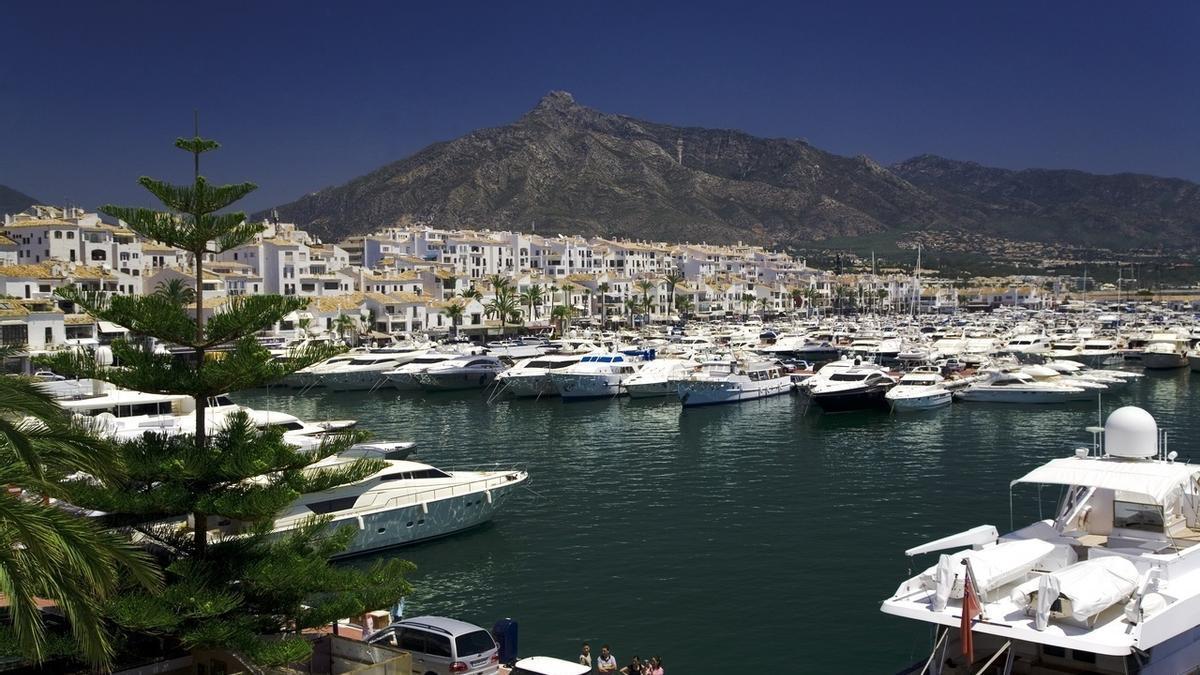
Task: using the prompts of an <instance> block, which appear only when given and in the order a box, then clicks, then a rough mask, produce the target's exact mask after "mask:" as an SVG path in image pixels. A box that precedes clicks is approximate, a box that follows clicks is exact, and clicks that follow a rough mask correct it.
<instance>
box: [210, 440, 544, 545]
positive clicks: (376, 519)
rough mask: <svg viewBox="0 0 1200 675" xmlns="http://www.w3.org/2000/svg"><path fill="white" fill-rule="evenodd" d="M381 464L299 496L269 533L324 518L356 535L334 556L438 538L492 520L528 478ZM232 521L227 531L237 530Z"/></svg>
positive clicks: (326, 463) (331, 463) (325, 463)
mask: <svg viewBox="0 0 1200 675" xmlns="http://www.w3.org/2000/svg"><path fill="white" fill-rule="evenodd" d="M354 459H355V458H354V457H347V456H334V457H329V458H326V459H325V460H322V461H320V462H317V463H315V464H313V465H312V466H311V467H309V469H308V470H328V469H331V468H333V469H335V468H337V467H338V466H340V465H343V464H345V463H347V462H351V461H354ZM384 461H385V462H386V466H385V467H384V468H382V469H380V470H379V471H377V472H375V473H374V474H371V475H370V476H368V477H366V478H364V479H362V480H360V481H357V482H354V483H350V484H348V485H342V486H339V487H336V488H333V489H330V490H325V491H322V492H313V493H310V494H306V495H303V496H301V497H300V498H299V499H297V500H296V501H295V502H293V503H292V504H291V505H290V506H289V507H288V508H286V509H285V510H284V511H283V512H282V513H280V515H279V516H278V517H277V518H276V519H275V527H274V532H275V533H277V534H283V533H286V532H289V531H291V530H294V529H297V528H299V527H302V526H303V525H304V524H305V523H306V522H308V521H309V519H311V518H312V517H313V516H314V515H320V516H328V517H329V518H330V519H331V521H330V528H331V529H333V528H337V527H339V526H349V527H351V528H353V529H354V530H355V536H354V539H353V540H352V541H351V543H350V545H349V546H348V547H347V548H346V549H345V551H343V552H342V554H341V555H340V556H339V557H348V556H354V555H360V554H363V553H367V552H370V551H377V550H380V549H384V548H390V547H394V546H402V545H405V544H413V543H416V542H419V541H425V540H428V539H434V538H437V537H444V536H446V535H450V534H454V533H455V532H460V531H462V530H465V529H468V528H471V527H475V526H477V525H482V524H483V523H485V522H487V521H489V520H491V519H492V517H493V516H494V515H495V513H496V510H497V509H499V508H500V505H501V504H503V503H504V502H505V501H506V500H507V499H508V498H509V497H510V496H511V495H512V493H513V491H514V489H515V488H516V487H517V486H519V485H521V484H522V483H524V482H525V481H526V480H528V478H529V476H528V474H527V473H525V472H524V471H518V470H515V469H505V470H481V471H443V470H442V469H438V468H436V467H433V466H430V465H428V464H422V463H420V462H413V461H407V460H384ZM237 525H238V524H237V523H230V524H229V525H226V526H225V527H226V528H233V529H236V527H237Z"/></svg>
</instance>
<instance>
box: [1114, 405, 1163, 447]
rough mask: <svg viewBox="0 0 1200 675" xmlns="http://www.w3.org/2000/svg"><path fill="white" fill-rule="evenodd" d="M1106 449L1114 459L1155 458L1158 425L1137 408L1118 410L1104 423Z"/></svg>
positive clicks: (1126, 407)
mask: <svg viewBox="0 0 1200 675" xmlns="http://www.w3.org/2000/svg"><path fill="white" fill-rule="evenodd" d="M1104 449H1105V451H1107V452H1108V454H1110V455H1112V456H1113V457H1154V456H1155V455H1157V454H1158V423H1157V422H1155V421H1154V417H1152V416H1151V415H1150V413H1148V412H1146V411H1145V410H1142V409H1141V408H1138V407H1137V406H1132V405H1127V406H1125V407H1124V408H1117V409H1116V410H1114V411H1112V414H1110V415H1109V416H1108V421H1106V422H1105V423H1104Z"/></svg>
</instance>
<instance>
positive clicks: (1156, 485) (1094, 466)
mask: <svg viewBox="0 0 1200 675" xmlns="http://www.w3.org/2000/svg"><path fill="white" fill-rule="evenodd" d="M1196 474H1200V466H1193V465H1190V464H1182V463H1181V464H1176V463H1169V462H1160V461H1154V460H1144V459H1142V460H1138V459H1134V460H1128V459H1117V458H1113V457H1103V458H1100V457H1067V458H1063V459H1056V460H1053V461H1051V462H1049V463H1048V464H1044V465H1042V466H1040V467H1038V468H1036V469H1034V470H1033V471H1030V472H1029V473H1027V474H1025V475H1024V476H1022V477H1021V478H1018V479H1017V480H1014V481H1013V482H1012V483H1011V484H1010V487H1011V485H1016V484H1017V483H1041V484H1043V485H1080V486H1084V487H1094V488H1105V489H1109V490H1120V491H1122V492H1133V493H1135V494H1139V495H1145V496H1147V497H1149V498H1151V499H1152V500H1154V503H1155V504H1159V505H1162V504H1164V503H1165V502H1166V499H1167V497H1168V496H1169V495H1170V494H1171V493H1172V492H1173V491H1175V490H1176V489H1178V488H1180V487H1181V486H1184V485H1187V484H1188V482H1189V481H1191V480H1192V479H1193V476H1195V475H1196Z"/></svg>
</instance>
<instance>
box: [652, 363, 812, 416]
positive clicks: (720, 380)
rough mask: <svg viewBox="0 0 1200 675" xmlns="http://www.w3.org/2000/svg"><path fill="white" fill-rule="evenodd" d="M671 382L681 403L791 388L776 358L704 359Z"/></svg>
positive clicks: (737, 398) (750, 396)
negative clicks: (766, 359)
mask: <svg viewBox="0 0 1200 675" xmlns="http://www.w3.org/2000/svg"><path fill="white" fill-rule="evenodd" d="M674 383H675V393H676V395H677V396H679V401H680V402H681V403H682V404H683V405H684V406H699V405H712V404H714V403H736V402H738V401H753V400H755V399H760V398H766V397H768V396H776V395H779V394H786V393H788V392H790V391H791V390H792V377H791V375H789V374H788V373H786V372H784V370H783V367H782V366H781V365H779V363H778V362H777V361H738V360H735V359H722V360H715V361H706V362H703V363H701V364H700V365H698V366H697V367H696V368H695V370H693V371H692V372H690V373H687V374H686V375H685V376H684V377H683V378H682V379H678V380H674Z"/></svg>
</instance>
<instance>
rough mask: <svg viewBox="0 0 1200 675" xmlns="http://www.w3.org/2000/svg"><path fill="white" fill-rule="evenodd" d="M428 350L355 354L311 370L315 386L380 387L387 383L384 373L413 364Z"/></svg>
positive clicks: (353, 388) (356, 389) (359, 388)
mask: <svg viewBox="0 0 1200 675" xmlns="http://www.w3.org/2000/svg"><path fill="white" fill-rule="evenodd" d="M425 351H426V350H425V349H408V350H398V351H385V352H369V353H366V354H355V355H354V357H353V358H351V359H350V360H348V361H347V360H341V359H339V360H337V361H336V362H334V363H332V364H328V365H327V367H325V368H322V369H320V370H316V371H313V372H312V373H310V377H311V378H312V386H317V387H325V388H326V389H328V390H330V391H366V390H372V389H378V388H379V387H380V386H383V385H384V384H386V382H387V378H385V377H384V376H383V374H384V373H385V372H387V371H389V370H395V369H396V368H399V367H400V366H402V365H404V364H406V363H410V362H412V361H413V359H416V358H418V357H419V356H421V355H422V354H424V353H425Z"/></svg>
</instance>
